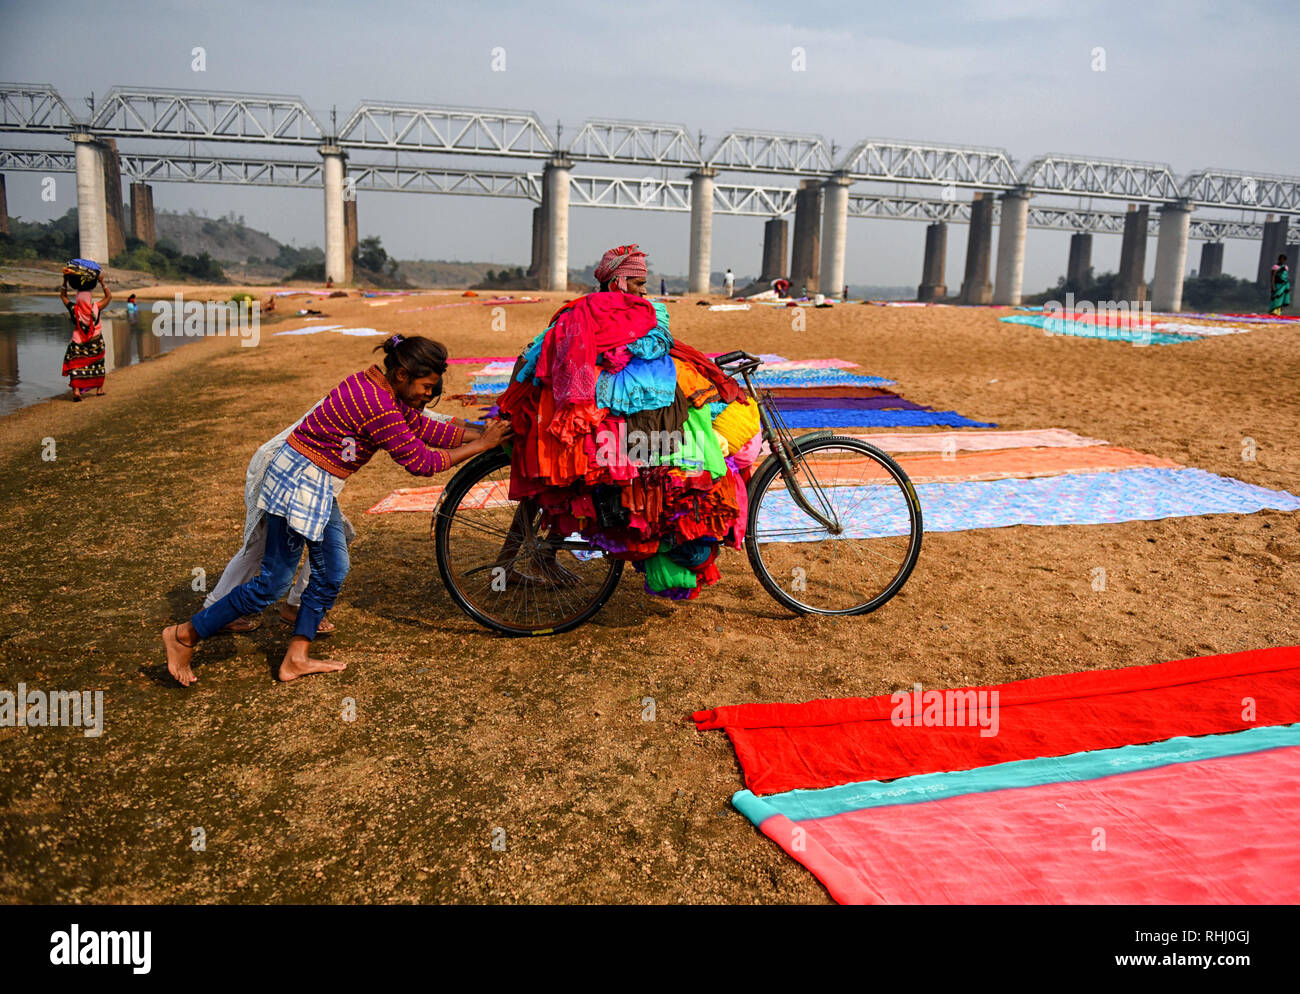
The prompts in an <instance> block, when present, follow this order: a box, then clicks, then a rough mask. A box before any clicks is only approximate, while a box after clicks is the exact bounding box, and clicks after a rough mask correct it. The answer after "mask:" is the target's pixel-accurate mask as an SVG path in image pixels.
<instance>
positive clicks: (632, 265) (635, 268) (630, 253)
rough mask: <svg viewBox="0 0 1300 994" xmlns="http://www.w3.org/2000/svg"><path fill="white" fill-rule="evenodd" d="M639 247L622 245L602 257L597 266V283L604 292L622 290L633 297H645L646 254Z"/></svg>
mask: <svg viewBox="0 0 1300 994" xmlns="http://www.w3.org/2000/svg"><path fill="white" fill-rule="evenodd" d="M639 248H640V246H637V245H620V246H618V247H617V248H612V249H610V250H609V251H608V252H606V253H605V254H604V255H603V256H601V259H600V264H599V265H598V266H596V281H597V282H598V283H599V284H600V289H601V290H602V291H604V292H608V291H610V290H621V291H622V292H623V293H630V294H632V295H633V296H637V297H644V296H645V281H646V275H647V273H648V269H647V267H646V256H645V253H644V252H641V251H638V249H639Z"/></svg>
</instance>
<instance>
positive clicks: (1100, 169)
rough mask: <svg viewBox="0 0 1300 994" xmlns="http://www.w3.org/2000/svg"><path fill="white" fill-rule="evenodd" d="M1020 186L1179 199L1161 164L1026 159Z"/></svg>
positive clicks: (1125, 197) (1086, 194) (1068, 192)
mask: <svg viewBox="0 0 1300 994" xmlns="http://www.w3.org/2000/svg"><path fill="white" fill-rule="evenodd" d="M1020 183H1021V184H1022V185H1024V186H1026V187H1028V188H1029V192H1030V193H1036V194H1057V195H1061V196H1082V197H1109V198H1114V199H1118V200H1140V201H1146V202H1149V203H1165V202H1167V201H1171V200H1178V199H1180V198H1181V197H1182V193H1181V191H1180V190H1179V186H1178V180H1177V179H1176V178H1175V177H1174V174H1173V171H1172V170H1171V169H1170V168H1169V167H1168V166H1167V165H1165V164H1164V163H1161V162H1129V161H1127V160H1125V159H1090V158H1086V157H1083V156H1073V155H1041V156H1039V157H1038V158H1036V159H1032V160H1030V162H1029V164H1028V165H1027V166H1025V170H1024V172H1023V173H1021V176H1020Z"/></svg>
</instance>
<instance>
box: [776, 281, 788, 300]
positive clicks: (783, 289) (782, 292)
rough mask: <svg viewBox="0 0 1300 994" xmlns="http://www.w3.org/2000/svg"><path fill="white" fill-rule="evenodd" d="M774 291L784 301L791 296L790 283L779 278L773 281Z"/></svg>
mask: <svg viewBox="0 0 1300 994" xmlns="http://www.w3.org/2000/svg"><path fill="white" fill-rule="evenodd" d="M772 289H773V290H775V291H776V295H777V296H778V297H779V298H781V299H782V300H784V299H785V298H786V297H788V296H790V281H789V280H787V279H782V278H781V277H779V276H778V277H777V278H776V279H774V280H773V281H772Z"/></svg>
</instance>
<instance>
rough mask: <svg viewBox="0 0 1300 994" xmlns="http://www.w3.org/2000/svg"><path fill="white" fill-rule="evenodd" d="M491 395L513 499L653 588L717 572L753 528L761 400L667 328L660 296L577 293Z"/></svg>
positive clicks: (691, 592) (697, 584)
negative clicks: (507, 444)
mask: <svg viewBox="0 0 1300 994" xmlns="http://www.w3.org/2000/svg"><path fill="white" fill-rule="evenodd" d="M497 403H498V406H499V408H500V413H501V414H502V415H503V416H505V417H508V418H509V419H510V421H511V424H512V426H513V429H514V446H513V452H512V465H511V476H510V497H511V499H513V500H520V499H523V498H526V497H527V498H533V499H534V500H536V501H537V503H538V504H539V505H540V506H541V507H542V509H543V515H544V521H543V524H544V526H548V527H549V528H550V529H551V532H552V534H559V535H566V536H567V535H572V534H574V533H578V534H580V535H582V537H583V538H584V539H586V540H588V541H590V542H592V543H593V544H594V545H597V546H599V547H600V548H602V549H604V550H605V551H606V552H607V553H608V554H609V555H612V556H615V557H617V558H619V559H624V560H628V561H630V562H632V563H633V564H634V566H635V568H636V569H637V571H638V572H640V573H642V574H643V575H644V577H645V585H646V589H647V590H648V591H649V592H650V593H653V594H658V595H660V596H664V597H670V598H673V599H691V598H694V597H696V596H697V595H698V594H699V591H700V590H701V589H702V588H703V587H707V586H709V585H711V584H713V583H716V582H717V580H718V569H717V565H716V561H717V558H718V552H719V548H720V546H721V545H722V544H723V543H726V544H729V545H731V546H732V547H733V548H739V547H740V545H741V543H742V542H743V541H744V538H745V520H746V516H747V511H748V502H747V499H746V484H747V483H748V480H749V475H750V470H751V467H752V466H753V464H754V462H755V460H756V459H757V457H758V452H759V449H760V448H761V447H762V438H761V436H760V434H759V419H758V408H757V406H756V405H755V404H753V403H752V402H751V401H750V399H749V398H748V396H746V395H745V394H744V393H743V391H742V390H741V389H740V387H739V386H738V385H737V383H736V382H735V381H734V380H732V379H731V378H730V377H728V376H727V375H726V374H725V373H723V372H722V370H720V369H719V368H718V367H717V366H716V365H714V364H713V363H712V362H710V361H709V359H707V358H706V357H705V356H704V355H703V354H702V353H700V352H698V351H696V350H695V349H693V348H692V347H691V346H689V345H686V344H685V343H683V342H676V341H674V340H673V338H672V335H671V334H670V333H669V330H668V310H667V308H666V307H665V306H664V305H663V304H661V303H655V302H651V301H648V300H646V299H645V298H643V297H639V296H635V295H632V294H629V293H623V292H619V291H618V290H611V291H608V292H601V293H592V294H588V295H587V296H585V297H580V298H578V299H577V300H574V301H571V302H569V303H568V304H566V305H565V306H564V307H562V308H561V309H560V310H559V311H558V312H557V313H556V314H555V316H554V317H553V318H552V320H551V323H550V325H549V326H548V327H547V329H546V330H545V331H544V332H542V333H541V334H540V335H538V336H537V338H536V339H534V340H533V342H532V344H531V345H530V346H529V348H528V349H527V350H526V351H525V352H524V354H523V356H522V357H521V358H520V360H519V362H518V363H517V368H516V371H515V374H514V376H513V378H512V381H511V383H510V386H509V387H508V388H507V389H506V391H505V392H504V393H503V394H502V395H501V397H500V399H499V400H498V402H497Z"/></svg>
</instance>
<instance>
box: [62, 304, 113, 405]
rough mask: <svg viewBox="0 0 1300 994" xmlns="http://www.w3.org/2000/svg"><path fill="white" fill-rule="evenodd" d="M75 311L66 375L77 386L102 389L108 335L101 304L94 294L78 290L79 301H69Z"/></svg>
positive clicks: (67, 352) (80, 388) (64, 366)
mask: <svg viewBox="0 0 1300 994" xmlns="http://www.w3.org/2000/svg"><path fill="white" fill-rule="evenodd" d="M68 313H69V314H71V315H72V341H70V342H68V348H67V351H66V352H64V353H63V375H64V376H66V377H68V378H69V380H70V382H71V384H72V389H73V390H90V389H92V388H94V389H99V388H101V387H103V385H104V336H103V332H102V326H101V324H100V318H99V305H98V304H96V303H93V302H92V301H91V299H90V294H89V293H86V292H84V291H83V292H82V293H79V294H77V302H76V304H75V305H73V304H69V305H68Z"/></svg>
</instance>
